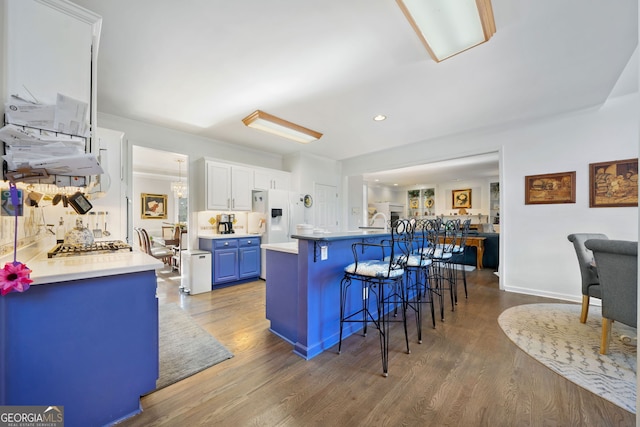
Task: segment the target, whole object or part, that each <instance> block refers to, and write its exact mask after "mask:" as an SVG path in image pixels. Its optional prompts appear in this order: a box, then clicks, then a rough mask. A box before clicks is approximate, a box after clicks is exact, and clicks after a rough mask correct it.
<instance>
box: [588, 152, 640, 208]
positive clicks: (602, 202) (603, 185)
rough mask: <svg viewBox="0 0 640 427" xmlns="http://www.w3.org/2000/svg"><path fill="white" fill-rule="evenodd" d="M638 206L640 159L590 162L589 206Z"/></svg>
mask: <svg viewBox="0 0 640 427" xmlns="http://www.w3.org/2000/svg"><path fill="white" fill-rule="evenodd" d="M625 206H638V159H627V160H613V161H609V162H601V163H591V164H589V207H591V208H602V207H625Z"/></svg>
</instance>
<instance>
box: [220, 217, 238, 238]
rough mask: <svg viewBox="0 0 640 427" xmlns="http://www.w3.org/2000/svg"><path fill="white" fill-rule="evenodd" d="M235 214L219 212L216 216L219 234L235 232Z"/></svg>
mask: <svg viewBox="0 0 640 427" xmlns="http://www.w3.org/2000/svg"><path fill="white" fill-rule="evenodd" d="M235 219H236V216H235V214H219V215H217V216H216V221H217V222H218V234H233V233H234V231H233V222H234V220H235Z"/></svg>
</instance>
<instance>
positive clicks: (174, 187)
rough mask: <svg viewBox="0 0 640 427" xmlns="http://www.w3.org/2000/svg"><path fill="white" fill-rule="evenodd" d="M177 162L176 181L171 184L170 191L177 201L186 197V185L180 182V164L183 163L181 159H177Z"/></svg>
mask: <svg viewBox="0 0 640 427" xmlns="http://www.w3.org/2000/svg"><path fill="white" fill-rule="evenodd" d="M176 162H178V180H177V181H174V182H172V183H171V191H173V194H175V196H176V197H177V198H179V199H181V198H183V197H186V196H187V191H188V188H187V183H186V182H184V181H182V163H184V160H183V159H177V160H176Z"/></svg>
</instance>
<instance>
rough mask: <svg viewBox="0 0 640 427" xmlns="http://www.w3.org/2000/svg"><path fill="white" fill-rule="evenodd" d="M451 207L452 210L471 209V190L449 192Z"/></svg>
mask: <svg viewBox="0 0 640 427" xmlns="http://www.w3.org/2000/svg"><path fill="white" fill-rule="evenodd" d="M451 207H452V208H453V209H460V208H471V189H470V188H467V189H466V190H451Z"/></svg>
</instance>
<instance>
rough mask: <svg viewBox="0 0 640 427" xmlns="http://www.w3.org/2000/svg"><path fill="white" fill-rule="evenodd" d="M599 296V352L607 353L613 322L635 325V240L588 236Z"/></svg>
mask: <svg viewBox="0 0 640 427" xmlns="http://www.w3.org/2000/svg"><path fill="white" fill-rule="evenodd" d="M585 246H586V247H587V249H590V250H591V251H593V256H594V259H595V263H596V267H597V269H598V277H599V278H600V292H601V298H602V341H601V343H600V354H607V351H608V348H609V341H610V339H611V324H612V323H613V322H614V321H617V322H620V323H624V324H625V325H628V326H632V327H634V328H635V327H636V324H637V316H638V301H637V296H638V242H630V241H626V240H602V239H589V240H587V241H586V242H585Z"/></svg>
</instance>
